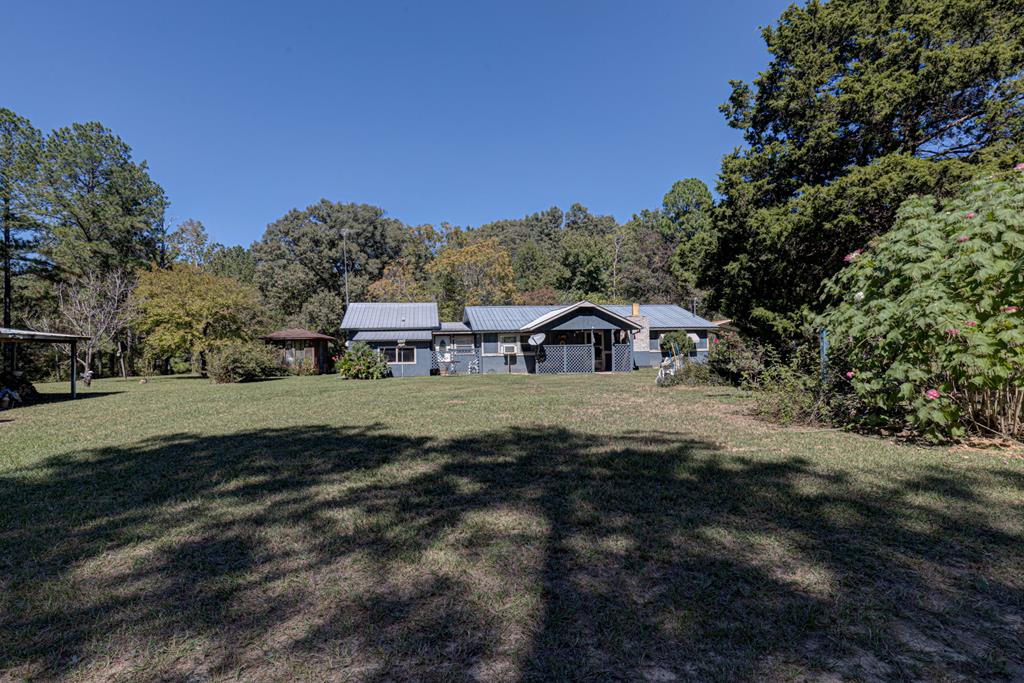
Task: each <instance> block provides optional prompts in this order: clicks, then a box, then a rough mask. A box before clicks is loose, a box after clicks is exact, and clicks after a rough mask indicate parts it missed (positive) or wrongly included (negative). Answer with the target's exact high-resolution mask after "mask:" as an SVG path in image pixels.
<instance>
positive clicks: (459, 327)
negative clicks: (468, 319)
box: [434, 322, 472, 334]
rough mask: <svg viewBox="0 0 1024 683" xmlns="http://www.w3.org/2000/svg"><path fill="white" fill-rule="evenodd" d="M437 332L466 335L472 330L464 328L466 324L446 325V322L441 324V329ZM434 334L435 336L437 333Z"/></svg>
mask: <svg viewBox="0 0 1024 683" xmlns="http://www.w3.org/2000/svg"><path fill="white" fill-rule="evenodd" d="M439 332H448V333H453V332H455V333H458V332H464V333H468V332H472V330H470V329H469V327H467V326H466V323H459V322H455V323H446V322H442V323H441V329H440V330H439ZM434 334H437V332H435V333H434Z"/></svg>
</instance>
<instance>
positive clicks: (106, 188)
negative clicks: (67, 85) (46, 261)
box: [42, 122, 167, 273]
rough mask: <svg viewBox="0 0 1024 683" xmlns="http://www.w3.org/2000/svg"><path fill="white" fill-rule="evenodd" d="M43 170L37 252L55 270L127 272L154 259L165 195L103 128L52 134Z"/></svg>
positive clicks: (142, 166)
mask: <svg viewBox="0 0 1024 683" xmlns="http://www.w3.org/2000/svg"><path fill="white" fill-rule="evenodd" d="M42 170H43V175H44V195H45V201H46V203H47V206H48V211H49V221H50V229H49V231H48V232H47V239H46V241H45V243H44V245H43V248H42V250H43V251H44V252H45V253H46V255H47V256H48V257H49V258H50V259H51V260H52V261H53V262H54V263H55V264H56V265H57V266H58V267H59V268H61V269H62V270H64V271H67V272H73V273H83V272H85V271H87V270H90V269H99V270H101V271H107V270H111V269H115V268H117V269H121V270H126V271H131V270H134V269H135V268H138V267H142V266H146V265H148V264H149V263H152V262H154V261H159V260H160V259H161V253H160V251H161V245H162V244H163V231H164V228H163V219H164V210H165V209H166V207H167V198H166V196H165V195H164V191H163V188H161V187H160V186H159V185H158V184H157V183H156V182H154V181H153V179H152V178H150V177H149V169H148V167H147V166H146V163H145V162H141V163H136V162H135V161H134V160H133V159H132V151H131V147H129V146H128V145H127V144H126V143H125V142H124V141H123V140H121V138H119V137H118V136H117V135H115V134H114V133H113V132H112V131H111V130H110V129H108V128H105V127H104V126H103V125H102V124H100V123H95V122H93V123H84V124H80V123H75V124H72V125H71V126H70V127H67V128H58V129H57V130H55V131H53V132H52V133H51V134H50V136H49V137H48V138H47V140H46V144H45V145H44V148H43V157H42Z"/></svg>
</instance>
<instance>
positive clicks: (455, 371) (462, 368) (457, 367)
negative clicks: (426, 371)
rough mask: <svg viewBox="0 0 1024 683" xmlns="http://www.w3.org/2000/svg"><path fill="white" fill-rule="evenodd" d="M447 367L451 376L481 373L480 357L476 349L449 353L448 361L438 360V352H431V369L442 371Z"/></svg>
mask: <svg viewBox="0 0 1024 683" xmlns="http://www.w3.org/2000/svg"><path fill="white" fill-rule="evenodd" d="M442 365H443V366H445V369H446V370H447V372H448V374H449V375H465V374H468V373H470V372H480V356H479V355H478V354H477V352H476V349H473V348H467V349H454V350H452V351H449V352H448V361H447V362H445V361H442V360H440V359H439V358H438V354H437V351H431V352H430V369H431V370H438V371H439V370H440V369H441V366H442Z"/></svg>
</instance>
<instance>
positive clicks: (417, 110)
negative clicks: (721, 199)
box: [0, 0, 788, 244]
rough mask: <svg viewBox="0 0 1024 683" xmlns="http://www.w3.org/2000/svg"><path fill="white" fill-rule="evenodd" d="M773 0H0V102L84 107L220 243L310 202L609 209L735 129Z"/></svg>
mask: <svg viewBox="0 0 1024 683" xmlns="http://www.w3.org/2000/svg"><path fill="white" fill-rule="evenodd" d="M787 4H788V3H787V2H780V1H775V0H727V1H721V2H696V1H689V2H686V1H684V0H657V1H655V0H651V1H646V0H645V1H643V2H623V1H622V0H607V1H606V0H601V1H591V0H578V1H576V2H560V1H556V0H546V1H537V2H533V1H525V0H517V1H516V2H497V1H496V0H494V1H491V0H474V1H468V0H467V1H465V2H444V1H442V0H434V1H432V2H426V1H420V0H417V1H410V2H387V1H378V0H373V1H370V0H366V1H364V2H359V3H356V2H281V1H278V2H233V3H231V2H221V1H217V2H213V1H211V2H161V3H155V2H118V3H112V2H102V1H98V0H93V1H91V2H77V1H76V2H51V1H46V2H42V1H41V2H11V3H7V5H6V7H5V9H4V11H3V21H4V23H5V28H4V31H3V34H4V38H3V40H4V43H5V45H4V59H5V63H4V67H3V69H2V72H0V96H2V99H0V105H2V106H7V107H10V108H11V109H14V110H15V111H16V112H18V113H19V114H21V115H22V116H26V117H28V118H29V119H31V120H32V122H33V123H34V124H35V125H36V126H38V127H40V128H42V129H44V130H49V129H51V128H54V127H57V126H62V125H67V124H69V123H71V122H73V121H90V120H98V121H101V122H102V123H104V124H105V125H106V126H108V127H110V128H112V129H113V130H114V131H115V132H116V133H117V134H119V135H120V136H121V137H122V138H124V140H125V141H126V142H128V144H130V145H131V146H132V147H133V149H134V151H135V156H136V158H137V159H145V160H146V161H148V162H149V165H150V168H151V173H152V175H153V177H154V178H155V179H156V180H157V181H158V182H159V183H160V184H161V185H163V187H164V189H165V190H166V191H167V195H168V197H169V198H170V201H171V209H170V213H169V218H170V221H171V222H172V223H177V222H180V221H181V220H183V219H185V218H196V219H199V220H201V221H202V222H203V223H204V224H205V225H206V227H207V229H208V230H209V232H210V233H211V235H212V236H213V237H214V239H216V240H219V241H221V242H224V243H226V244H248V243H250V242H252V241H253V240H256V239H258V238H259V237H260V236H261V235H262V234H263V230H264V227H265V226H266V224H267V223H269V222H271V221H273V220H274V219H275V218H277V217H279V216H281V215H282V214H284V213H285V212H286V211H287V210H288V209H291V208H293V207H303V206H306V205H308V204H310V203H312V202H315V201H317V200H319V199H320V198H321V197H326V198H328V199H332V200H338V201H356V202H366V203H371V204H376V205H378V206H381V207H383V208H384V209H385V210H386V211H387V212H388V213H389V214H390V215H392V216H395V217H397V218H400V219H402V220H403V221H406V222H408V223H414V224H418V223H434V224H437V223H440V222H441V221H445V220H447V221H450V222H452V223H455V224H458V225H479V224H481V223H484V222H487V221H490V220H494V219H497V218H513V217H517V216H521V215H524V214H526V213H530V212H533V211H538V210H541V209H544V208H547V207H549V206H551V205H558V206H561V207H563V208H565V207H567V206H568V205H569V204H570V203H571V202H574V201H578V202H581V203H583V204H584V205H586V206H588V207H590V209H591V210H593V211H595V212H599V213H610V214H613V215H615V216H616V217H617V218H618V219H620V220H625V219H627V218H628V217H629V216H630V215H631V214H633V213H634V212H636V211H639V210H640V209H643V208H653V207H656V206H657V205H658V204H659V203H660V200H661V196H662V194H664V192H665V191H666V190H667V189H668V187H669V186H670V185H671V184H672V182H674V181H675V180H677V179H679V178H684V177H690V176H696V177H699V178H702V179H704V180H705V181H706V182H708V184H709V185H712V186H713V181H714V178H715V174H716V172H717V170H718V166H719V161H720V159H721V156H722V155H723V154H724V153H726V152H728V151H729V150H730V149H731V148H732V147H733V146H735V145H737V144H739V142H740V138H739V135H738V133H737V132H736V131H733V130H731V129H729V128H728V127H727V126H726V125H725V122H724V119H723V118H722V116H721V114H720V113H719V112H718V110H717V107H718V105H719V104H720V103H721V102H723V101H724V100H725V99H726V97H727V95H728V92H729V88H728V80H729V79H731V78H739V79H744V80H749V79H750V78H752V77H753V76H755V75H756V73H757V71H758V70H760V69H762V68H764V66H765V64H766V60H767V54H766V52H765V49H764V43H763V41H762V39H761V37H760V33H759V27H760V26H763V25H766V24H770V23H772V22H773V21H774V19H775V18H776V17H777V16H778V15H779V13H780V12H781V11H782V9H783V8H784V7H785V6H786V5H787Z"/></svg>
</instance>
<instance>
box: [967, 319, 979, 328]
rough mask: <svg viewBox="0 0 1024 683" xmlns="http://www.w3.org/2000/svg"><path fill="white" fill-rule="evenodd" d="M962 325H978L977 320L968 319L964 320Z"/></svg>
mask: <svg viewBox="0 0 1024 683" xmlns="http://www.w3.org/2000/svg"><path fill="white" fill-rule="evenodd" d="M964 325H967V327H977V326H978V321H977V320H968V321H966V322H964Z"/></svg>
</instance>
